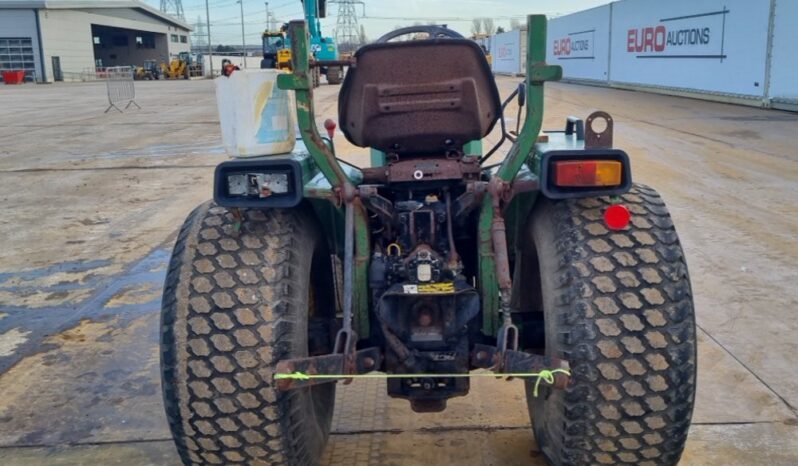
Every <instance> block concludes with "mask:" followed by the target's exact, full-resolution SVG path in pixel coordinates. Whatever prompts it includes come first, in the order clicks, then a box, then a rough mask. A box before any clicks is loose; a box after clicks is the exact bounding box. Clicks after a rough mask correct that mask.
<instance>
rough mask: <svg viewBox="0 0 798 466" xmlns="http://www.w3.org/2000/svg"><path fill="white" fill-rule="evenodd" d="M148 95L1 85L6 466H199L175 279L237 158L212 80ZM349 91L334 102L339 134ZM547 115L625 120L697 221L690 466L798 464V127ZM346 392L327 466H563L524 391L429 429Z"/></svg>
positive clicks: (594, 103) (505, 386)
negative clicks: (179, 359) (181, 362)
mask: <svg viewBox="0 0 798 466" xmlns="http://www.w3.org/2000/svg"><path fill="white" fill-rule="evenodd" d="M515 81H516V80H513V79H509V78H501V79H500V80H499V82H500V87H501V89H502V92H503V94H505V95H506V94H507V93H508V91H509V90H510V89H512V88H513V86H514V82H515ZM136 88H137V92H138V98H137V99H136V100H137V102H138V103H139V104H140V105H141V107H142V108H141V109H140V110H131V111H127V112H125V113H124V114H119V113H116V112H111V113H108V114H103V110H104V109H105V95H106V94H105V88H104V84H103V83H88V84H71V85H48V86H43V85H41V86H32V85H25V86H20V87H12V86H0V109H2V112H0V200H1V201H2V205H3V209H2V211H0V212H2V216H0V238H1V239H0V241H2V242H1V243H0V394H1V395H0V464H3V465H8V466H11V465H31V464H55V465H77V464H103V465H111V464H131V465H144V464H157V465H161V464H176V463H177V458H176V454H175V450H174V447H173V446H172V442H171V440H170V438H169V432H168V429H167V426H166V422H165V420H164V415H163V408H162V404H161V393H160V384H159V374H158V333H159V327H158V325H159V322H158V319H159V305H160V303H159V301H160V292H161V283H162V280H163V276H164V273H165V264H166V260H167V259H168V255H169V248H170V247H171V244H172V242H173V240H174V238H175V232H176V230H177V228H178V227H179V226H180V224H181V223H182V221H183V219H184V217H185V216H186V215H187V214H188V212H189V211H190V210H191V209H192V208H193V207H194V206H195V205H196V204H198V203H200V202H201V201H203V200H205V199H207V198H209V197H210V196H211V187H212V182H211V175H212V171H213V167H214V166H215V164H217V163H218V162H220V161H222V160H224V159H225V155H224V152H223V150H222V148H221V142H220V132H219V126H218V121H217V114H216V107H215V98H214V95H213V86H212V83H211V82H207V81H189V82H185V81H175V82H142V83H136ZM337 89H338V88H337V87H330V86H323V87H322V88H321V89H320V91H319V92H318V95H317V101H318V109H319V115H320V116H321V117H327V116H330V117H334V116H335V113H336V109H335V106H336V92H337ZM546 105H547V108H546V125H545V126H546V127H548V128H555V129H558V128H560V127H562V126H563V124H564V121H565V117H566V116H567V115H578V116H582V117H585V116H587V115H588V114H589V113H590V112H592V111H593V110H595V109H603V110H606V111H608V112H610V113H611V114H612V115H613V116H614V118H615V122H616V128H615V131H616V132H615V134H616V138H615V141H616V146H618V147H622V148H624V149H626V150H627V151H628V152H629V154H630V155H631V158H632V163H633V167H634V176H635V178H636V180H637V181H639V182H643V183H647V184H649V185H652V186H654V187H656V188H657V189H658V190H659V191H660V192H661V193H662V194H663V196H664V198H665V200H666V201H667V202H668V205H669V207H670V210H671V212H672V214H673V217H674V219H675V222H676V225H677V228H678V230H679V233H680V235H681V238H682V241H683V243H684V246H685V248H686V253H687V259H688V262H689V266H690V271H691V275H692V280H693V287H694V292H695V299H696V310H697V313H698V324H699V327H700V332H699V338H700V344H699V379H698V382H699V383H698V399H697V403H696V412H695V416H694V424H693V427H692V431H691V434H690V439H689V442H688V445H687V450H686V452H685V454H684V459H683V464H728V465H732V464H736V465H750V464H783V465H792V464H798V415H797V413H796V407H798V373H797V372H796V371H795V367H796V366H795V362H794V361H795V356H796V355H798V338H796V336H795V335H797V334H798V320H797V319H795V316H794V311H795V309H796V308H797V307H798V288H796V286H795V283H798V265H796V264H798V234H797V233H796V232H798V151H796V143H795V141H796V134H798V115H796V114H789V113H782V112H774V111H764V110H758V109H754V108H746V107H737V106H730V105H723V104H717V103H708V102H701V101H695V100H688V99H682V98H673V97H665V96H659V95H650V94H645V93H635V92H627V91H619V90H608V89H602V88H595V87H583V86H576V85H567V84H553V85H550V86H548V92H547V99H546ZM514 114H515V113H514V111H512V110H511V111H510V112H508V115H514ZM508 120H509V121H508V124H509V126H514V122H513V121H512V120H511V119H508ZM492 138H493V139H495V134H494V135H493V136H492ZM338 147H339V151H342V152H343V153H346V154H347V158H349V159H350V160H351V161H353V162H354V163H356V164H365V163H366V160H367V157H366V156H365V151H363V150H357V149H354V148H352V147H350V146H347V145H346V144H345V142H344V139H343V137H339V138H338ZM357 153H359V154H360V155H357ZM338 393H339V395H338V401H337V405H336V416H335V420H334V432H333V435H332V438H331V442H330V445H329V447H328V450H327V453H326V455H325V459H324V464H341V465H343V464H346V465H351V464H356V465H361V464H363V465H365V464H388V465H422V464H424V465H428V464H463V465H494V464H497V465H498V464H502V465H516V464H518V465H520V464H526V465H529V464H533V465H535V464H544V463H543V459H542V457H541V455H540V453H539V451H538V448H537V447H536V445H535V442H534V439H533V436H532V433H531V430H530V428H529V419H528V418H527V414H526V409H525V403H524V400H523V390H522V385H521V382H519V381H515V382H504V381H497V380H493V379H486V380H483V379H479V380H475V381H474V383H473V387H472V391H471V394H470V395H469V396H468V397H465V398H460V399H455V400H452V401H451V402H450V404H449V409H448V410H447V411H445V412H444V413H440V414H425V415H417V414H412V413H411V411H410V410H409V407H408V405H407V403H406V402H403V401H399V400H391V399H388V398H387V397H386V396H385V389H384V386H383V384H382V383H381V382H377V381H369V382H367V383H365V382H364V383H360V382H358V383H354V384H353V385H351V386H348V387H342V389H340V390H339V392H338Z"/></svg>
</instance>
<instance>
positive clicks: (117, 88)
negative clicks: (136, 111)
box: [104, 66, 141, 113]
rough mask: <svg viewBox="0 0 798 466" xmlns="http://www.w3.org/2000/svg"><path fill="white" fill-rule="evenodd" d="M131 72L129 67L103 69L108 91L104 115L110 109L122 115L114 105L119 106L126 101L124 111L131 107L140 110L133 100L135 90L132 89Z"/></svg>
mask: <svg viewBox="0 0 798 466" xmlns="http://www.w3.org/2000/svg"><path fill="white" fill-rule="evenodd" d="M133 72H134V70H133V67H131V66H113V67H108V68H106V69H105V73H104V74H105V83H106V87H107V89H108V108H106V109H105V113H108V111H109V110H111V109H112V108H115V109H117V110H118V111H119V113H124V112H123V111H122V109H120V108H119V107H117V106H116V104H120V105H121V104H122V103H123V102H125V101H127V105H125V110H127V109H128V108H129V107H130V106H131V105H135V106H136V108H141V107H139V104H137V103H136V101H135V100H134V99H135V98H136V89H135V87H133Z"/></svg>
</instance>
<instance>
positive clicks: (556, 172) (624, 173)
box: [541, 149, 632, 199]
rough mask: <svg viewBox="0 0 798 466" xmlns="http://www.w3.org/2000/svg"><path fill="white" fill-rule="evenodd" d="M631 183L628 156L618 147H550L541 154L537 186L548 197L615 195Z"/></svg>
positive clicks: (625, 189)
mask: <svg viewBox="0 0 798 466" xmlns="http://www.w3.org/2000/svg"><path fill="white" fill-rule="evenodd" d="M631 186H632V173H631V168H630V166H629V156H628V155H626V153H625V152H623V151H621V150H615V149H606V150H604V149H602V150H596V149H591V150H576V151H550V152H547V153H545V154H543V156H542V170H541V190H542V191H543V194H544V195H545V196H546V197H548V198H550V199H568V198H577V197H594V196H617V195H620V194H623V193H625V192H627V191H629V188H631Z"/></svg>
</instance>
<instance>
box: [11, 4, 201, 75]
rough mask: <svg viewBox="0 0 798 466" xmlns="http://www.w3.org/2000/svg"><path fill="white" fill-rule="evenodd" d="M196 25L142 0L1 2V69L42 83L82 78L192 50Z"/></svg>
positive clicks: (162, 59) (167, 57) (168, 57)
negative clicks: (192, 39) (23, 71)
mask: <svg viewBox="0 0 798 466" xmlns="http://www.w3.org/2000/svg"><path fill="white" fill-rule="evenodd" d="M190 31H191V27H190V26H189V25H188V24H186V23H185V22H183V21H182V20H179V19H177V18H174V17H171V16H169V15H166V14H164V13H162V12H160V11H158V10H156V9H154V8H152V7H150V6H148V5H146V4H144V3H142V2H140V1H137V0H115V1H107V0H104V1H100V0H83V1H81V0H76V1H70V0H62V1H58V0H20V1H15V0H4V1H0V71H3V70H25V74H26V78H27V79H28V80H32V81H38V82H53V81H70V80H77V79H80V78H81V76H85V74H86V73H87V72H89V73H92V74H93V73H94V70H95V69H97V68H103V67H108V66H125V65H131V66H141V65H142V64H143V63H144V61H145V60H158V61H168V60H169V59H170V58H171V57H174V56H176V55H177V54H179V53H180V52H189V51H190V50H191V44H190V39H189V32H190Z"/></svg>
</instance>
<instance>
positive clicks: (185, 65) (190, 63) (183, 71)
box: [161, 52, 202, 79]
mask: <svg viewBox="0 0 798 466" xmlns="http://www.w3.org/2000/svg"><path fill="white" fill-rule="evenodd" d="M161 71H162V74H163V76H164V78H165V79H189V78H194V77H201V76H202V55H198V54H191V53H189V52H180V53H179V54H178V55H177V57H176V58H173V59H172V60H171V61H170V62H169V64H166V63H161Z"/></svg>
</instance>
